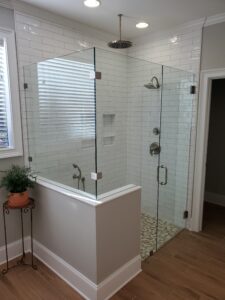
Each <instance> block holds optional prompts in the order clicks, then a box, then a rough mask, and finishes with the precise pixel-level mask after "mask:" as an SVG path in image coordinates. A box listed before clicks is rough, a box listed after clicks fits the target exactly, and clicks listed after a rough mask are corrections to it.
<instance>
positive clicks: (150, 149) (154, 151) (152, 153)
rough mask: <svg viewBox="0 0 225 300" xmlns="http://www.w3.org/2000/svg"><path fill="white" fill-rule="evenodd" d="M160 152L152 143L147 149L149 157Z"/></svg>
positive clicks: (157, 146) (156, 145)
mask: <svg viewBox="0 0 225 300" xmlns="http://www.w3.org/2000/svg"><path fill="white" fill-rule="evenodd" d="M160 151H161V148H160V146H159V144H158V143H152V144H151V145H150V147H149V153H150V154H151V156H153V155H158V154H159V153H160Z"/></svg>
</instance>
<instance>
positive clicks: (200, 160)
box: [190, 69, 225, 232]
mask: <svg viewBox="0 0 225 300" xmlns="http://www.w3.org/2000/svg"><path fill="white" fill-rule="evenodd" d="M220 78H221V79H222V78H225V69H211V70H205V71H202V72H201V75H200V90H199V101H198V113H197V137H196V148H195V165H194V183H193V200H192V216H191V222H190V229H191V230H192V231H196V232H199V231H201V230H202V222H203V206H204V193H205V176H206V160H207V148H208V134H209V119H210V107H211V90H212V80H213V79H220Z"/></svg>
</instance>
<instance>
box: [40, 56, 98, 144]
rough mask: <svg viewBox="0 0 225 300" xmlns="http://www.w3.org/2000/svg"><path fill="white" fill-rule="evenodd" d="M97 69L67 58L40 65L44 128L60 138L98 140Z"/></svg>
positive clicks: (42, 121)
mask: <svg viewBox="0 0 225 300" xmlns="http://www.w3.org/2000/svg"><path fill="white" fill-rule="evenodd" d="M93 71H94V65H93V64H89V63H84V62H80V61H74V60H69V59H65V58H55V59H50V60H47V61H44V62H41V63H39V64H38V73H37V74H38V99H39V118H40V126H41V127H42V128H43V129H44V128H45V130H46V129H47V130H48V133H49V132H51V131H52V133H56V132H57V134H58V136H63V135H66V136H68V135H70V136H71V137H81V138H84V139H85V138H94V137H95V85H94V80H93V78H92V79H91V77H90V74H91V72H93Z"/></svg>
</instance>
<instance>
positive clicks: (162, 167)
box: [160, 165, 168, 185]
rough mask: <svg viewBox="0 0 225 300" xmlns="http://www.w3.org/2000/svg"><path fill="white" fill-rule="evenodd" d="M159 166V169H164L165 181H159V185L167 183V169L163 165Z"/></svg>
mask: <svg viewBox="0 0 225 300" xmlns="http://www.w3.org/2000/svg"><path fill="white" fill-rule="evenodd" d="M160 167H161V169H165V181H164V182H163V181H162V182H160V184H161V185H167V182H168V169H167V167H165V166H164V165H161V166H160Z"/></svg>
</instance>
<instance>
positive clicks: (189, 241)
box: [0, 205, 225, 300]
mask: <svg viewBox="0 0 225 300" xmlns="http://www.w3.org/2000/svg"><path fill="white" fill-rule="evenodd" d="M38 266H39V268H38V271H34V270H32V269H30V268H27V267H26V268H25V267H21V268H17V269H14V270H12V271H10V272H9V273H8V274H7V276H6V277H5V278H3V279H0V299H1V300H39V299H42V300H61V299H67V300H80V299H82V297H81V296H79V295H78V294H77V293H76V292H75V291H74V290H72V289H71V288H70V287H69V286H68V285H67V284H66V283H64V282H63V281H62V280H61V279H60V278H58V277H57V276H56V275H55V274H54V273H52V272H51V271H50V270H49V269H47V268H46V267H45V266H44V265H43V264H41V263H39V264H38ZM142 267H143V272H142V273H141V274H139V275H138V276H137V277H135V278H134V279H133V280H132V281H131V282H130V283H128V284H127V285H126V286H125V287H124V288H122V289H121V290H120V291H119V292H118V293H117V294H116V295H115V296H113V297H112V298H111V300H210V299H213V300H225V208H221V207H217V206H213V205H207V206H206V208H205V222H204V230H203V232H202V233H200V234H195V233H190V232H188V231H186V230H185V231H183V232H181V233H180V234H179V235H178V236H177V237H176V238H174V239H173V240H172V241H171V242H169V243H167V244H166V246H164V247H163V248H161V249H160V250H159V251H158V252H157V253H156V254H155V255H153V256H152V257H151V258H149V259H148V260H147V261H146V262H144V263H143V266H142Z"/></svg>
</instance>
